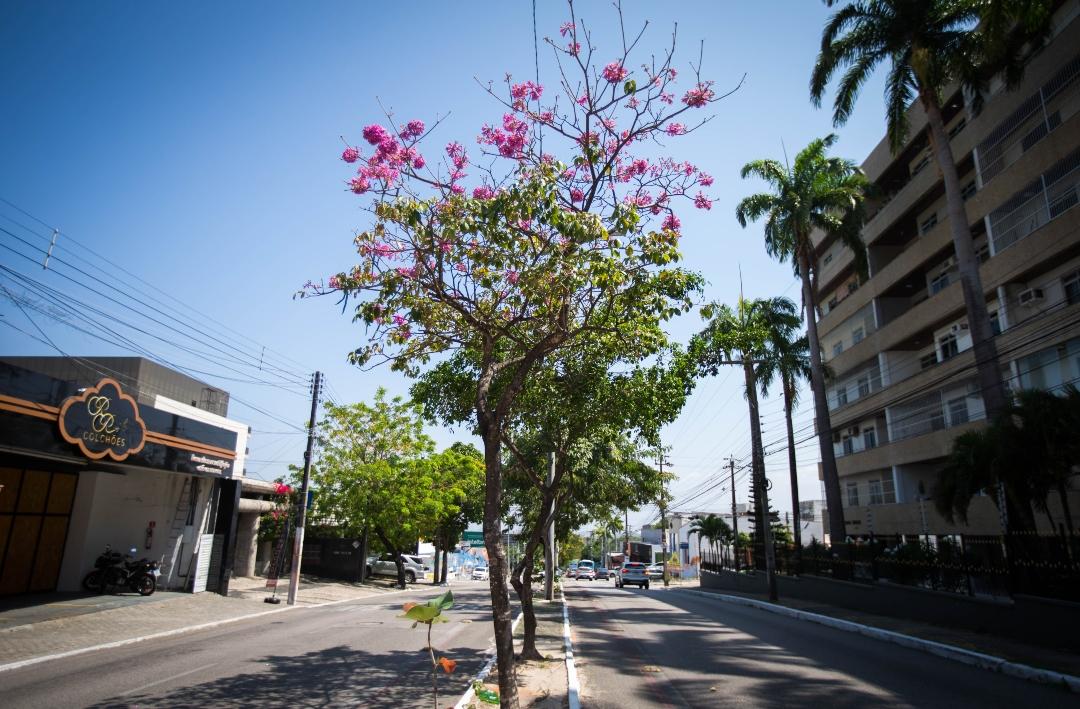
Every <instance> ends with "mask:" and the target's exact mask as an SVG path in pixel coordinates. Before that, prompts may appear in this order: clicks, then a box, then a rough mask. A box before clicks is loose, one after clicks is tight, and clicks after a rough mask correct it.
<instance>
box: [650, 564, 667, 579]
mask: <svg viewBox="0 0 1080 709" xmlns="http://www.w3.org/2000/svg"><path fill="white" fill-rule="evenodd" d="M646 571H647V573H648V574H649V578H651V579H662V578H664V565H663V564H650V565H649V566H648V567H647V569H646Z"/></svg>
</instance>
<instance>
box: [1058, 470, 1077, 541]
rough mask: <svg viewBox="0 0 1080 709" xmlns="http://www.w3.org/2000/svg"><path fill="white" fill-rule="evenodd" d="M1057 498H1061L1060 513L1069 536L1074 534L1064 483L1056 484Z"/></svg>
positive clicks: (1074, 529)
mask: <svg viewBox="0 0 1080 709" xmlns="http://www.w3.org/2000/svg"><path fill="white" fill-rule="evenodd" d="M1057 492H1058V497H1060V498H1061V512H1062V514H1063V515H1064V517H1065V526H1066V527H1068V528H1069V536H1072V535H1073V534H1074V533H1075V532H1076V528H1075V527H1073V519H1072V509H1071V508H1070V507H1069V490H1068V488H1066V487H1065V481H1064V480H1059V481H1058V484H1057Z"/></svg>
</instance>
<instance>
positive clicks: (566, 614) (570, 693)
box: [562, 593, 581, 709]
mask: <svg viewBox="0 0 1080 709" xmlns="http://www.w3.org/2000/svg"><path fill="white" fill-rule="evenodd" d="M562 601H563V607H562V617H563V641H564V642H565V644H566V695H567V702H568V703H569V709H581V684H580V683H579V681H578V674H577V668H576V667H575V666H574V643H573V642H572V641H571V640H570V601H569V600H567V598H566V594H565V593H564V594H563V597H562Z"/></svg>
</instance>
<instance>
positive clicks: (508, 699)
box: [477, 412, 518, 709]
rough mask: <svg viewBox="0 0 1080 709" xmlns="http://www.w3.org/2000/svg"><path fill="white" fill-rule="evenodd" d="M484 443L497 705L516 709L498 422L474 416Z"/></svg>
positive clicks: (486, 532)
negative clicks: (497, 688)
mask: <svg viewBox="0 0 1080 709" xmlns="http://www.w3.org/2000/svg"><path fill="white" fill-rule="evenodd" d="M477 414H478V415H477V418H478V419H480V420H479V424H480V429H481V433H482V436H483V439H484V469H485V476H484V547H485V548H486V549H487V553H488V571H489V573H488V586H489V587H490V589H491V615H492V621H493V623H494V626H495V652H496V658H497V666H498V670H499V698H500V699H499V702H500V704H499V705H500V706H501V707H503V709H518V691H517V672H516V670H515V668H514V635H513V620H512V618H511V613H510V596H509V593H508V591H507V588H506V577H507V575H508V574H507V572H508V571H509V569H507V565H506V549H504V548H503V543H502V539H503V535H502V520H501V517H500V515H501V512H502V460H501V454H502V436H501V434H500V431H499V426H498V424H497V422H493V421H491V419H490V417H489V416H485V415H484V414H483V413H482V412H477Z"/></svg>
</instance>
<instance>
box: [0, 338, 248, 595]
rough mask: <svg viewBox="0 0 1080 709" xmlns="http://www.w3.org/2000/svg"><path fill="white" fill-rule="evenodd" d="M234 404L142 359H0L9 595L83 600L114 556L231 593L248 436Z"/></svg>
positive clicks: (1, 486) (1, 546) (1, 551)
mask: <svg viewBox="0 0 1080 709" xmlns="http://www.w3.org/2000/svg"><path fill="white" fill-rule="evenodd" d="M161 392H168V393H169V394H170V395H171V397H170V396H165V395H164V394H163V393H161ZM189 401H190V402H191V403H190V404H189V403H186V402H189ZM227 406H228V394H227V393H226V392H223V391H221V390H218V389H214V388H213V387H208V386H207V385H206V384H204V383H202V382H199V381H197V380H195V379H192V378H190V377H187V376H185V375H183V374H180V373H178V372H174V371H172V370H169V369H167V368H164V367H161V366H160V365H156V364H154V363H152V362H149V361H148V360H144V359H141V358H97V359H83V358H66V357H9V358H0V596H9V595H14V594H22V593H35V592H49V591H77V590H80V588H81V582H82V578H83V577H84V576H85V575H86V574H87V573H88V572H89V571H90V570H91V569H93V565H94V560H95V559H96V558H97V556H98V555H99V554H100V553H101V552H102V551H104V549H105V546H106V545H109V546H111V547H112V548H113V549H114V550H118V551H123V552H127V551H129V550H130V549H131V548H132V547H134V548H136V550H137V551H136V556H137V557H140V558H141V557H146V558H150V559H154V560H157V561H160V562H161V570H162V575H161V578H160V579H159V586H158V587H159V588H160V589H170V590H182V591H196V592H198V591H206V590H209V591H217V592H219V593H223V594H224V593H226V592H227V590H228V580H229V577H230V575H231V571H232V565H233V559H232V556H233V549H234V548H235V543H234V542H235V534H236V527H237V516H238V513H239V507H240V503H239V500H240V483H241V480H242V478H243V460H244V455H245V452H246V446H247V438H248V433H249V429H248V427H247V426H246V425H245V424H241V423H239V422H236V421H232V420H230V419H228V418H225V416H224V414H225V413H226V412H227Z"/></svg>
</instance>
